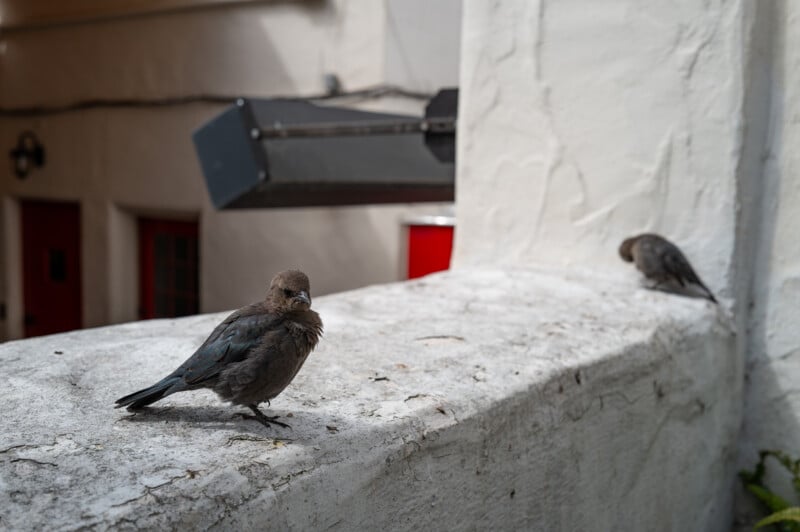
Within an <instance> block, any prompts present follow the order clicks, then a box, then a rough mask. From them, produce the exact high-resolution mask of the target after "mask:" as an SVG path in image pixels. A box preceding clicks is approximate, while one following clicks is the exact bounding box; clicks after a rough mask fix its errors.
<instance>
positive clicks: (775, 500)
mask: <svg viewBox="0 0 800 532" xmlns="http://www.w3.org/2000/svg"><path fill="white" fill-rule="evenodd" d="M745 487H746V488H747V490H748V491H749V492H750V493H752V494H753V495H755V496H756V497H758V499H759V500H760V501H761V502H763V503H764V504H766V505H767V507H768V508H769V509H770V510H772V511H773V512H779V511H781V510H785V509H786V508H788V507H789V503H788V502H786V501H785V500H784V499H783V498H781V496H780V495H776V494H774V493H772V492H771V491H769V490H768V489H766V488H763V487H761V486H757V485H755V484H748V485H747V486H745Z"/></svg>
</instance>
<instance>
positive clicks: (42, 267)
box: [21, 200, 83, 337]
mask: <svg viewBox="0 0 800 532" xmlns="http://www.w3.org/2000/svg"><path fill="white" fill-rule="evenodd" d="M21 215H22V216H21V218H22V272H23V273H22V292H23V293H22V299H23V307H24V314H23V328H24V334H25V336H26V337H28V336H39V335H43V334H53V333H58V332H64V331H70V330H73V329H80V328H81V326H82V324H83V319H82V308H83V305H82V299H81V261H80V258H81V257H80V255H81V223H80V218H81V216H80V206H79V205H78V204H77V203H61V202H51V201H34V200H23V201H22V202H21Z"/></svg>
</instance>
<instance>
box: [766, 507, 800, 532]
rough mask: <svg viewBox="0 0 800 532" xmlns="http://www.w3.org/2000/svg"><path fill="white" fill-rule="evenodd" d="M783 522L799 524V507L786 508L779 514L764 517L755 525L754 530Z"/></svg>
mask: <svg viewBox="0 0 800 532" xmlns="http://www.w3.org/2000/svg"><path fill="white" fill-rule="evenodd" d="M783 521H792V522H795V523H800V506H793V507H791V508H786V509H784V510H781V511H780V512H775V513H774V514H772V515H770V516H768V517H765V518H764V519H762V520H761V521H759V522H758V523H756V528H761V527H762V526H767V525H771V524H774V523H780V522H783Z"/></svg>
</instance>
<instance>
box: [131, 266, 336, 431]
mask: <svg viewBox="0 0 800 532" xmlns="http://www.w3.org/2000/svg"><path fill="white" fill-rule="evenodd" d="M321 334H322V320H320V318H319V314H317V313H316V312H314V311H313V310H311V288H310V284H309V280H308V277H307V276H306V274H304V273H303V272H301V271H297V270H288V271H284V272H281V273H279V274H278V275H276V276H275V277H274V278H273V279H272V283H270V287H269V292H268V293H267V297H266V299H265V300H264V301H260V302H258V303H253V304H252V305H248V306H246V307H244V308H241V309H239V310H237V311H236V312H234V313H233V314H231V315H230V316H228V317H227V318H226V319H225V321H223V322H222V323H220V324H219V325H218V326H217V327H216V328H215V329H214V331H213V332H212V333H211V335H210V336H209V337H208V338H207V339H206V341H205V342H203V345H201V346H200V347H199V348H198V349H197V351H195V352H194V354H193V355H192V356H191V357H189V359H188V360H186V362H184V363H183V364H181V365H180V367H178V369H176V370H175V371H173V372H172V373H170V374H169V375H167V376H166V377H164V378H163V379H161V380H160V381H158V382H157V383H156V384H154V385H152V386H150V387H149V388H145V389H144V390H140V391H138V392H135V393H132V394H130V395H126V396H125V397H121V398H119V399H117V401H116V408H119V407H121V406H127V407H128V410H136V409H139V408H142V407H143V406H146V405H149V404H150V403H154V402H156V401H158V400H160V399H163V398H164V397H166V396H168V395H171V394H173V393H175V392H183V391H187V390H196V389H198V388H211V389H212V390H214V391H215V392H216V393H217V395H219V396H220V398H221V399H223V400H225V401H230V402H231V403H234V404H238V405H243V406H247V407H248V408H250V410H252V411H253V414H255V416H254V419H256V420H257V421H259V422H261V423H263V424H264V425H270V424H273V423H274V424H276V425H280V426H283V427H288V425H286V424H285V423H281V422H279V421H276V420H275V419H276V418H275V417H268V416H265V415H264V414H263V413H262V412H261V411H260V410H259V409H258V405H259V403H263V402H266V403H268V404H269V401H270V400H271V399H273V398H274V397H275V396H277V395H278V394H279V393H281V392H282V391H283V389H284V388H286V386H287V385H288V384H289V383H290V382H291V381H292V379H293V378H294V376H295V375H296V374H297V372H298V371H299V370H300V368H301V367H302V366H303V363H304V362H305V360H306V357H308V355H309V353H311V351H312V350H313V349H314V347H315V346H316V345H317V341H318V340H319V337H320V335H321ZM245 417H248V416H245Z"/></svg>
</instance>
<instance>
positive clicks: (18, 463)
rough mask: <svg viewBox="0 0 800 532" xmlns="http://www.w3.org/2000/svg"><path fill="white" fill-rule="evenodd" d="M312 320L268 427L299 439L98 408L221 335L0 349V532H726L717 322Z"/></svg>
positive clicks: (410, 312) (515, 298)
mask: <svg viewBox="0 0 800 532" xmlns="http://www.w3.org/2000/svg"><path fill="white" fill-rule="evenodd" d="M314 305H315V307H316V308H317V310H318V311H319V312H320V314H321V315H322V317H323V320H324V322H325V326H326V327H325V330H326V332H325V336H324V338H323V340H322V342H321V344H320V346H319V348H318V349H317V351H316V352H314V353H313V354H312V355H311V357H310V358H309V360H308V362H307V363H306V365H305V367H304V368H303V369H302V370H301V372H300V373H299V374H298V376H297V378H296V379H295V381H294V383H293V384H292V385H290V386H289V388H287V390H286V391H285V392H284V394H283V395H281V396H279V397H278V398H277V399H276V400H275V401H274V402H273V403H272V408H271V409H270V412H271V413H274V414H279V415H281V416H283V419H284V420H285V421H287V422H289V423H291V425H292V427H293V429H292V430H286V429H280V428H277V427H276V428H274V429H267V428H265V427H262V426H261V425H259V424H257V423H254V422H252V421H248V420H242V419H239V418H235V417H233V414H234V413H236V412H242V411H243V409H241V408H236V407H231V406H228V405H225V404H222V403H220V402H219V401H218V400H217V398H216V396H214V395H213V394H212V393H211V392H207V391H200V392H190V393H182V394H176V395H173V396H171V397H169V398H168V399H166V400H164V401H162V402H161V403H157V404H156V405H154V407H153V408H151V409H150V410H149V411H148V412H146V413H141V414H136V415H131V414H129V413H127V412H125V411H121V410H115V409H113V408H112V405H113V401H114V399H115V398H117V397H119V396H121V395H123V394H125V393H128V392H131V391H133V390H135V389H138V388H140V387H143V386H145V385H149V384H151V383H152V382H154V381H156V380H157V379H159V378H161V377H162V376H163V375H164V374H166V373H167V372H169V371H171V370H172V369H173V368H174V367H175V366H176V365H177V364H179V363H180V362H182V361H183V360H184V358H185V357H187V356H188V355H189V354H190V353H191V352H192V351H193V349H194V348H196V347H197V346H198V345H199V344H200V343H201V342H202V340H203V339H204V338H205V336H206V335H207V334H208V333H209V332H210V331H211V329H212V328H213V327H214V325H215V324H216V323H217V322H218V321H219V320H220V319H221V318H222V317H223V314H213V315H203V316H196V317H191V318H184V319H176V320H159V321H150V322H138V323H130V324H126V325H119V326H113V327H107V328H101V329H94V330H87V331H81V332H74V333H68V334H62V335H55V336H50V337H43V338H38V339H32V340H23V341H17V342H10V343H7V344H4V345H2V346H0V361H1V362H2V364H3V368H4V372H5V375H6V380H5V386H4V389H3V392H2V395H0V397H2V405H3V407H4V411H5V415H4V416H3V418H2V421H0V426H1V427H2V431H1V432H0V527H4V528H6V529H31V528H36V529H43V528H46V529H53V530H73V529H79V528H88V529H106V528H113V529H115V530H116V529H119V530H125V529H135V528H159V529H170V528H189V527H191V528H195V529H213V530H255V529H258V530H326V529H333V530H376V529H382V528H383V529H387V528H388V529H396V530H411V529H428V530H444V529H450V530H471V529H472V530H474V529H504V530H511V529H517V530H520V529H528V530H676V531H686V530H727V529H728V527H729V526H730V515H731V502H730V500H731V494H732V490H731V487H732V483H733V457H734V452H735V438H736V433H737V428H738V425H739V414H740V412H739V410H740V399H741V384H740V382H741V379H740V376H741V364H740V363H739V362H738V361H737V360H736V358H735V357H734V356H733V354H732V353H733V347H732V346H733V339H732V335H731V333H730V332H729V331H730V329H729V327H728V325H727V318H725V317H724V315H723V313H722V311H721V310H720V309H719V308H718V307H715V306H713V305H711V304H709V303H707V302H705V301H702V300H694V299H687V298H682V297H677V296H670V295H666V294H661V293H657V292H651V291H646V290H643V289H640V288H637V287H636V286H634V285H633V284H632V281H631V282H623V281H618V280H602V279H593V278H591V277H588V276H583V275H579V274H571V275H568V276H567V277H565V275H564V273H563V272H560V273H559V274H558V275H556V274H552V273H547V272H537V271H528V270H524V271H523V270H517V271H471V270H459V271H452V272H448V273H446V274H440V275H434V276H429V277H427V278H423V279H420V280H417V281H413V282H408V283H401V284H392V285H384V286H375V287H370V288H366V289H361V290H358V291H353V292H348V293H343V294H338V295H334V296H328V297H324V298H318V299H317V300H315V302H314ZM265 406H266V405H265ZM290 415H291V417H290Z"/></svg>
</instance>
